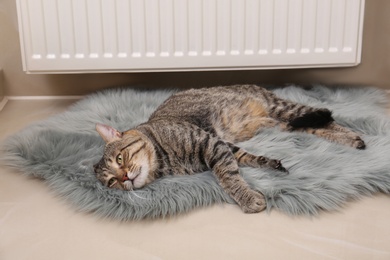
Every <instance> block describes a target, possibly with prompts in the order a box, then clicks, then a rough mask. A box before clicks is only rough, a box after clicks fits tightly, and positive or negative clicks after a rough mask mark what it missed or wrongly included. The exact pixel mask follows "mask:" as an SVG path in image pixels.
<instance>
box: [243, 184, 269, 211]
mask: <svg viewBox="0 0 390 260" xmlns="http://www.w3.org/2000/svg"><path fill="white" fill-rule="evenodd" d="M240 206H241V209H242V211H244V212H245V213H258V212H260V211H263V210H264V209H265V208H266V206H267V204H266V202H265V198H264V195H263V194H261V193H260V192H257V191H254V190H249V191H248V193H247V194H246V196H245V199H244V200H243V201H241V203H240Z"/></svg>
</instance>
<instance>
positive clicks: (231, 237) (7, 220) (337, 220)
mask: <svg viewBox="0 0 390 260" xmlns="http://www.w3.org/2000/svg"><path fill="white" fill-rule="evenodd" d="M72 102H73V101H64V100H63V101H10V102H9V103H8V104H7V105H6V107H5V108H4V110H3V111H1V112H0V140H3V139H4V138H5V137H7V136H9V135H10V134H12V133H14V132H16V131H17V130H19V129H21V128H23V127H25V126H26V125H28V124H30V123H32V122H34V121H37V120H41V119H44V118H47V117H48V116H50V115H53V114H55V113H58V112H60V111H63V110H64V109H66V107H67V106H69V105H70V104H71V103H72ZM389 152H390V151H389ZM389 220H390V196H386V195H383V194H382V195H381V194H379V195H376V196H373V197H370V198H365V199H362V200H359V201H354V202H351V203H349V204H348V205H347V206H346V207H345V208H344V209H342V210H341V211H339V212H332V213H322V214H321V215H320V216H318V217H316V218H307V217H295V218H293V217H289V216H286V215H283V214H281V213H278V212H277V211H272V212H271V213H270V214H267V213H260V214H253V215H246V214H243V213H242V212H241V211H240V209H239V208H238V207H237V206H234V205H215V206H212V207H208V208H202V209H198V210H194V211H192V212H190V213H188V214H185V215H181V216H178V217H175V218H171V219H166V220H153V221H139V222H127V223H118V222H116V221H113V220H102V219H97V218H96V217H95V216H94V215H91V214H85V213H80V212H77V211H75V210H74V208H72V207H71V206H70V205H68V204H66V202H64V200H63V199H61V198H59V197H57V196H56V195H55V194H54V193H53V192H52V191H51V190H50V189H49V188H48V187H47V186H46V185H45V184H44V183H43V182H42V181H40V180H37V179H31V178H27V177H24V176H23V175H22V174H20V173H19V172H16V171H14V170H10V169H7V168H4V167H0V259H3V260H8V259H10V260H15V259H16V260H19V259H39V260H40V259H50V260H52V259H116V260H119V259H390V223H389Z"/></svg>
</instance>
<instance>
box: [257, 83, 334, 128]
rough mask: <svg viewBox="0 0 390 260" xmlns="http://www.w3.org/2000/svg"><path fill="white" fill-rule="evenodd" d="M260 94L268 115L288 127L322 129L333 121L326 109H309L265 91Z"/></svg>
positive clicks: (330, 113)
mask: <svg viewBox="0 0 390 260" xmlns="http://www.w3.org/2000/svg"><path fill="white" fill-rule="evenodd" d="M261 92H263V93H262V94H263V95H262V101H263V102H265V104H266V109H267V112H268V115H269V116H270V117H272V118H275V119H277V120H280V121H283V122H286V123H287V124H288V125H289V126H290V127H293V128H299V127H322V126H324V125H327V124H328V123H330V122H332V121H334V120H333V118H332V112H331V111H330V110H328V109H326V108H315V107H310V106H307V105H302V104H299V103H296V102H292V101H289V100H286V99H282V98H279V97H278V96H276V95H275V94H274V93H272V92H271V91H268V90H266V89H263V90H262V91H260V93H261Z"/></svg>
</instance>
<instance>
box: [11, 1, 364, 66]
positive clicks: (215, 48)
mask: <svg viewBox="0 0 390 260" xmlns="http://www.w3.org/2000/svg"><path fill="white" fill-rule="evenodd" d="M17 4H18V17H19V28H20V37H21V46H22V57H23V64H24V70H25V71H27V72H29V73H71V72H100V71H104V72H121V71H123V72H127V71H165V70H168V71H169V70H171V71H179V70H223V69H255V68H256V69H258V68H259V69H270V68H298V67H299V68H301V67H328V66H354V65H357V64H358V63H359V62H360V52H361V39H362V22H363V9H364V0H245V1H244V0H55V1H54V0H34V1H31V0H17Z"/></svg>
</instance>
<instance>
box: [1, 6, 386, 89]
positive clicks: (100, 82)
mask: <svg viewBox="0 0 390 260" xmlns="http://www.w3.org/2000/svg"><path fill="white" fill-rule="evenodd" d="M389 13H390V1H389V0H366V10H365V22H364V39H363V53H362V63H361V64H360V65H359V66H357V67H352V68H333V69H296V70H263V71H260V70H257V71H233V72H232V71H229V72H218V71H217V72H180V73H178V72H176V73H122V74H78V75H27V74H25V73H24V72H23V70H22V64H21V55H20V48H19V38H18V32H17V18H16V7H15V0H1V1H0V36H1V37H0V67H3V70H4V88H5V90H4V91H5V94H6V95H82V94H87V93H90V92H91V91H94V90H97V89H101V88H105V87H110V86H117V85H133V84H140V85H153V86H161V87H164V86H175V87H184V86H204V85H207V86H210V85H220V84H235V83H269V84H283V83H301V84H308V83H327V84H357V85H373V86H378V87H381V88H388V89H390V19H389V18H388V15H389Z"/></svg>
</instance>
